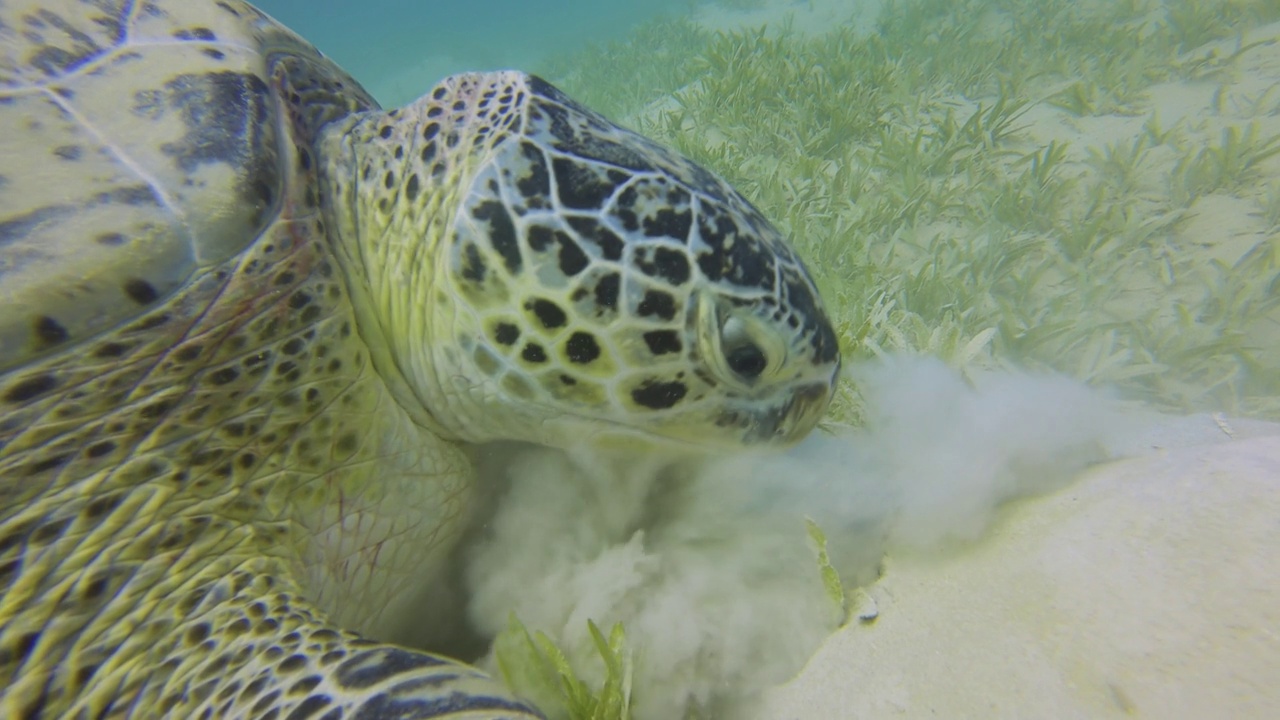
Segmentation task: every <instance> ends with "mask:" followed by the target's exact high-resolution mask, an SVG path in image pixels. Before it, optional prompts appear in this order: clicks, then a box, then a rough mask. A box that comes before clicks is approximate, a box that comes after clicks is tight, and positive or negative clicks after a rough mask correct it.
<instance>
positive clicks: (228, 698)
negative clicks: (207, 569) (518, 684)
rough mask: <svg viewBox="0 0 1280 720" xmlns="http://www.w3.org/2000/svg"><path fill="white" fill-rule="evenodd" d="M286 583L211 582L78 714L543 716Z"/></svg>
mask: <svg viewBox="0 0 1280 720" xmlns="http://www.w3.org/2000/svg"><path fill="white" fill-rule="evenodd" d="M286 584H287V583H282V582H280V581H277V580H276V579H274V578H271V577H264V576H261V575H258V576H254V577H250V576H249V575H248V572H247V571H246V570H243V569H242V570H237V571H235V572H233V573H231V574H230V575H229V576H228V577H226V578H224V579H222V580H220V581H218V582H216V583H213V584H212V585H211V586H209V587H208V588H207V589H205V591H204V592H202V593H200V594H201V595H202V596H203V598H202V601H201V602H199V603H198V604H197V605H196V606H195V607H192V608H191V611H190V615H189V616H188V618H187V619H186V620H184V621H183V622H181V623H179V624H178V625H176V626H175V629H174V632H173V633H172V634H171V635H170V637H171V638H172V643H173V645H172V647H171V649H170V650H169V652H167V653H165V654H166V655H167V657H168V659H167V660H165V661H163V662H160V663H158V664H157V665H150V664H139V665H138V666H135V670H134V671H133V672H130V673H127V674H126V676H125V678H124V681H123V682H115V681H114V680H116V679H119V676H116V678H113V681H111V682H109V683H102V684H99V685H98V687H97V688H96V689H98V690H99V691H103V690H106V688H104V687H103V685H107V686H108V687H110V688H111V689H114V690H118V689H120V688H122V687H123V688H126V692H125V694H124V695H123V696H117V697H113V698H106V697H103V696H102V695H100V694H98V693H93V692H91V693H89V694H88V695H87V696H86V697H85V700H89V701H90V702H92V700H91V698H93V696H94V695H98V698H97V699H98V702H97V703H93V704H94V705H96V706H97V707H83V708H78V709H80V710H89V711H90V714H91V715H92V716H95V717H115V716H116V715H115V712H118V711H120V710H122V709H126V708H127V710H125V711H124V712H123V713H121V714H122V715H124V716H128V717H132V716H133V715H131V714H130V713H131V712H132V713H136V712H137V710H138V709H139V708H145V709H146V712H144V713H143V714H144V715H146V716H148V717H191V718H197V717H216V718H326V719H330V720H339V719H344V720H345V719H355V718H359V719H361V720H382V719H387V720H390V719H392V718H394V719H396V720H416V719H418V718H448V719H450V720H462V719H464V718H465V719H466V720H530V719H532V718H542V717H543V716H542V715H541V714H540V713H539V712H538V711H537V710H536V709H535V708H533V706H531V705H529V704H528V703H525V702H523V701H521V700H519V699H517V698H516V697H514V696H513V695H511V694H510V693H509V692H508V691H507V690H506V689H505V688H504V687H503V686H502V685H501V684H500V683H498V682H497V681H495V680H494V679H492V678H490V677H489V676H487V675H486V674H484V673H483V672H481V671H480V670H477V669H475V668H473V667H470V666H467V665H463V664H461V663H458V662H456V661H453V660H449V659H447V658H443V657H439V656H436V655H431V654H428V653H424V652H419V651H416V650H410V649H407V648H403V647H399V646H395V645H390V644H385V643H379V642H375V641H372V640H369V639H366V638H364V637H362V636H360V635H358V634H357V633H354V632H351V631H348V630H344V629H341V628H337V627H334V626H332V625H331V624H330V623H329V622H328V621H327V619H326V618H325V616H324V614H323V613H322V612H320V611H319V610H318V609H316V608H315V607H313V606H311V605H310V604H309V603H307V602H306V601H304V600H302V599H300V598H299V597H298V596H297V595H296V594H294V593H293V592H289V591H285V590H281V589H280V588H281V586H282V585H286ZM178 609H179V611H181V610H182V609H183V608H181V607H179V608H178ZM136 675H140V677H138V676H136ZM139 681H140V682H139ZM103 701H105V702H103ZM104 707H105V709H107V711H106V712H105V713H104V712H103V709H104ZM113 711H115V712H113Z"/></svg>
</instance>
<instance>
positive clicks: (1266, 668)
mask: <svg viewBox="0 0 1280 720" xmlns="http://www.w3.org/2000/svg"><path fill="white" fill-rule="evenodd" d="M1271 432H1272V433H1276V434H1272V435H1270V436H1268V437H1260V438H1254V439H1249V440H1231V441H1228V442H1225V443H1221V444H1216V445H1211V446H1193V447H1190V448H1183V449H1170V450H1165V451H1162V452H1160V453H1158V454H1157V455H1155V456H1152V457H1146V458H1142V459H1136V460H1130V461H1127V462H1121V463H1115V464H1112V465H1108V466H1105V467H1102V468H1099V469H1097V470H1096V471H1094V472H1092V473H1090V474H1089V475H1088V476H1087V477H1085V478H1084V479H1082V480H1081V481H1079V482H1078V483H1077V484H1075V485H1073V486H1072V487H1071V488H1069V489H1067V490H1065V491H1063V492H1060V493H1058V494H1056V495H1053V496H1051V497H1047V498H1040V499H1035V500H1028V501H1023V502H1020V503H1017V504H1016V505H1015V506H1013V507H1010V508H1007V509H1006V510H1005V511H1004V512H1003V517H1002V518H1001V520H1000V521H999V522H998V523H997V524H996V526H995V527H994V528H993V530H992V531H991V532H990V533H989V536H988V537H987V538H985V539H984V540H983V541H981V542H980V543H978V544H977V545H976V546H973V547H971V548H968V549H966V550H962V551H959V552H957V553H956V554H955V555H954V556H952V557H947V558H939V557H929V558H923V557H917V558H912V557H899V558H891V562H890V563H889V565H888V569H887V572H886V573H885V576H884V578H883V579H882V580H881V581H880V582H879V583H877V584H875V585H873V586H872V587H871V588H870V589H869V591H868V594H869V596H870V598H871V600H872V601H873V602H874V604H875V607H876V608H877V610H878V617H876V618H875V620H874V621H872V622H870V623H857V622H856V621H855V623H854V624H853V625H851V626H848V627H846V628H845V629H844V630H843V631H841V632H840V633H839V634H837V635H836V636H835V637H833V638H831V639H830V640H829V641H828V642H827V644H826V646H825V647H824V648H823V649H822V650H821V651H820V652H819V653H818V655H817V656H815V657H814V658H813V660H812V661H811V662H810V664H809V666H808V668H807V669H806V670H805V671H804V672H803V673H802V674H801V675H800V677H798V678H797V679H796V680H794V681H793V682H791V683H790V684H789V685H787V686H785V687H783V688H780V689H778V690H776V691H773V692H772V693H770V694H769V696H768V698H767V701H766V702H765V703H764V704H763V706H762V707H761V708H760V709H759V711H758V713H756V715H755V717H756V718H758V720H765V719H769V720H773V719H777V720H783V719H792V718H804V719H809V718H815V719H816V718H881V717H894V718H926V717H927V718H1108V717H1145V718H1259V719H1262V718H1274V717H1280V682H1278V681H1280V582H1277V578H1280V426H1275V427H1274V428H1273V429H1272V430H1271Z"/></svg>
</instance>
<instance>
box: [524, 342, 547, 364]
mask: <svg viewBox="0 0 1280 720" xmlns="http://www.w3.org/2000/svg"><path fill="white" fill-rule="evenodd" d="M520 357H522V358H524V359H525V362H531V363H543V362H546V361H547V351H546V350H543V349H542V346H541V345H538V344H535V343H529V344H528V345H525V346H524V350H523V351H522V352H521V353H520Z"/></svg>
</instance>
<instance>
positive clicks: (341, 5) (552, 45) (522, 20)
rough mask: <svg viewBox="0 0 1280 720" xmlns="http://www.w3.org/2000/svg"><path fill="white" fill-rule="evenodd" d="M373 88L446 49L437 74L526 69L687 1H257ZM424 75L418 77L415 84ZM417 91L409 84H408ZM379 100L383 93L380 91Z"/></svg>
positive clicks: (683, 5)
mask: <svg viewBox="0 0 1280 720" xmlns="http://www.w3.org/2000/svg"><path fill="white" fill-rule="evenodd" d="M255 4H256V5H257V6H258V7H260V8H262V9H263V10H265V11H266V12H268V13H270V14H271V15H273V16H275V17H276V19H278V20H280V21H281V22H283V23H284V24H286V25H288V26H289V27H291V28H293V29H294V30H295V31H297V32H298V33H299V34H301V35H302V36H304V37H306V38H307V39H308V40H310V41H311V42H313V43H315V44H316V45H317V46H318V47H319V48H320V50H322V51H323V52H325V53H327V54H329V55H330V56H331V57H333V58H334V59H335V60H336V61H337V62H338V63H339V64H340V65H342V67H343V68H345V69H346V70H347V71H348V72H350V73H351V74H352V75H354V76H355V77H356V79H358V80H360V81H361V82H363V83H365V84H366V85H368V86H370V87H371V89H373V90H374V91H375V93H376V91H377V88H378V86H379V84H380V83H382V82H383V81H385V80H386V79H387V78H389V77H391V76H394V75H396V74H397V73H401V72H403V71H404V69H405V64H406V62H407V61H411V60H412V59H413V58H427V57H439V56H446V57H447V58H448V62H446V63H444V64H440V65H438V67H440V68H441V70H442V71H443V72H444V73H449V72H459V71H462V70H494V69H500V68H519V69H528V68H531V67H533V66H534V65H536V64H537V63H538V62H540V61H541V60H542V59H544V58H546V57H547V56H548V55H550V54H552V53H556V52H563V51H572V50H574V49H577V48H579V47H581V46H583V45H585V44H586V43H588V42H602V41H607V40H610V39H615V38H621V37H623V36H625V35H626V34H627V32H628V31H629V30H630V29H631V28H633V27H634V26H635V25H636V24H637V23H640V22H643V21H644V20H646V19H648V18H650V17H653V16H654V15H656V14H658V13H661V12H664V11H672V10H679V9H682V8H687V7H688V0H471V1H469V2H458V1H456V0H455V1H453V2H441V1H440V0H361V1H358V2H351V1H350V0H261V1H260V2H257V3H255ZM434 79H437V78H433V79H431V80H426V79H425V78H424V79H423V87H422V88H421V90H422V91H425V90H426V89H427V88H428V87H429V84H428V83H430V82H433V81H434ZM414 92H415V93H416V91H414ZM380 99H382V100H384V101H385V100H386V99H387V98H380Z"/></svg>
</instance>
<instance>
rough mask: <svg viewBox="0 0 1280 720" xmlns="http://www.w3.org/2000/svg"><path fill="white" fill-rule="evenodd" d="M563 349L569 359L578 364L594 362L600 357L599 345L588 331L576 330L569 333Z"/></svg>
mask: <svg viewBox="0 0 1280 720" xmlns="http://www.w3.org/2000/svg"><path fill="white" fill-rule="evenodd" d="M564 349H565V354H566V355H568V356H569V361H570V362H573V363H577V364H579V365H586V364H587V363H591V362H594V361H595V360H596V358H598V357H600V345H599V344H598V343H596V339H595V338H594V337H592V336H591V334H590V333H585V332H576V333H574V334H572V335H570V336H569V339H568V341H566V342H565V344H564Z"/></svg>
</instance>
